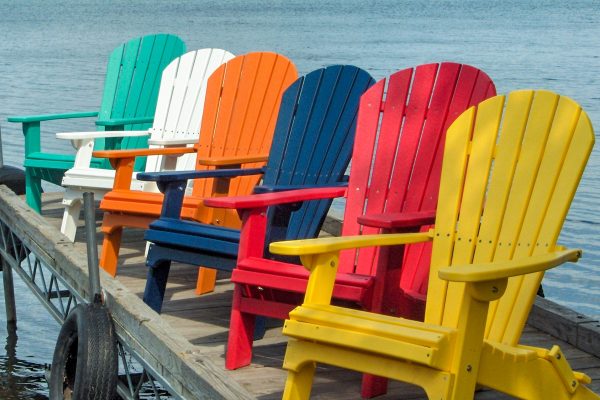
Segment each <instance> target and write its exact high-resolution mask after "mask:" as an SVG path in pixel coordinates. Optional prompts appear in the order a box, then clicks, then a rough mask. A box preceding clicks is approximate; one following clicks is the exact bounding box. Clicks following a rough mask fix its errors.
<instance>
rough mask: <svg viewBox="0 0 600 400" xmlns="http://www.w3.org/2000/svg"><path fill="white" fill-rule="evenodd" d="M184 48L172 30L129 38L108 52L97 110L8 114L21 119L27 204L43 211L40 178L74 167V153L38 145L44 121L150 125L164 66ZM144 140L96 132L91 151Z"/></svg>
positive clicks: (100, 164)
mask: <svg viewBox="0 0 600 400" xmlns="http://www.w3.org/2000/svg"><path fill="white" fill-rule="evenodd" d="M184 52H185V44H184V43H183V41H182V40H181V39H180V38H179V37H177V36H175V35H168V34H157V35H147V36H143V37H139V38H135V39H132V40H130V41H128V42H126V43H123V44H122V45H120V46H119V47H117V48H116V49H115V50H114V51H113V52H112V54H111V55H110V58H109V60H108V66H107V68H106V79H105V82H104V94H103V96H102V103H101V105H100V110H99V111H86V112H73V113H64V114H45V115H31V116H18V117H9V118H8V121H9V122H18V123H21V124H23V135H25V161H24V167H25V184H26V195H25V197H26V200H27V204H28V205H29V206H30V207H31V208H33V209H34V210H35V211H37V212H38V213H39V212H41V209H42V201H41V193H42V182H41V181H42V180H44V181H48V182H51V183H54V184H56V185H60V183H61V179H62V177H63V175H64V173H65V171H67V170H68V169H70V168H72V167H73V163H74V160H75V154H57V153H48V152H44V151H43V150H42V140H41V131H40V123H41V122H42V121H50V120H59V119H71V118H89V117H97V118H98V119H97V120H96V125H97V130H98V131H104V130H107V129H108V130H112V131H114V130H125V131H129V130H141V129H148V128H149V127H150V124H151V123H152V121H153V119H154V110H155V108H156V99H157V96H158V88H159V86H160V77H161V74H162V71H163V69H164V68H165V67H166V66H167V65H168V64H169V63H170V62H171V61H172V60H173V59H175V58H176V57H179V56H180V55H182V54H183V53H184ZM147 140H148V138H147V136H139V135H138V136H130V137H124V138H121V137H119V138H114V137H106V138H104V137H99V138H97V139H95V142H94V150H113V149H131V148H140V147H147ZM74 145H76V143H74ZM144 164H145V160H143V159H142V160H140V161H139V162H138V163H137V164H136V170H143V168H144ZM91 165H92V166H93V167H95V168H110V163H109V162H108V161H107V160H105V159H93V160H92V163H91Z"/></svg>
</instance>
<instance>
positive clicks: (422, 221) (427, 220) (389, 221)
mask: <svg viewBox="0 0 600 400" xmlns="http://www.w3.org/2000/svg"><path fill="white" fill-rule="evenodd" d="M357 220H358V223H359V224H361V225H365V226H369V227H373V228H385V229H394V228H413V227H420V226H423V225H433V223H434V222H435V211H418V212H408V213H390V214H385V213H383V214H365V215H363V216H361V217H358V218H357Z"/></svg>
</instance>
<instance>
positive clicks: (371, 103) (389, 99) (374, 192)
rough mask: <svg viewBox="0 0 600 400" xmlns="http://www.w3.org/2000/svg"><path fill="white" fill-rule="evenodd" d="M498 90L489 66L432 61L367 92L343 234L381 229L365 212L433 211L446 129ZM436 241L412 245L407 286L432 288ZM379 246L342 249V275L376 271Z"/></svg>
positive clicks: (404, 280)
mask: <svg viewBox="0 0 600 400" xmlns="http://www.w3.org/2000/svg"><path fill="white" fill-rule="evenodd" d="M493 94H495V88H494V84H493V83H492V81H491V79H490V78H489V77H488V76H487V75H486V74H485V73H483V72H482V71H480V70H478V69H476V68H473V67H471V66H468V65H461V64H456V63H441V64H426V65H421V66H419V67H416V68H411V69H406V70H402V71H399V72H397V73H395V74H393V75H391V76H390V78H389V80H387V88H386V80H382V81H380V82H379V83H378V84H377V85H376V86H374V87H373V88H372V89H371V90H370V91H369V92H368V93H366V94H365V95H364V96H363V99H362V101H361V109H360V112H359V117H358V118H359V119H358V126H359V130H358V131H357V141H356V143H357V145H356V148H355V150H354V155H353V161H352V170H351V173H350V182H349V190H348V198H347V201H346V211H345V215H344V226H343V230H342V234H343V235H356V234H374V233H379V232H380V230H379V229H378V228H370V227H362V226H360V225H359V224H358V223H357V222H356V218H357V217H359V216H361V215H363V214H378V213H397V212H412V211H433V210H435V207H436V204H437V191H438V186H439V179H440V170H441V154H442V149H443V144H444V138H445V131H446V129H447V127H448V126H449V125H450V124H451V123H452V122H453V121H454V119H455V118H456V117H457V116H458V115H459V114H460V112H462V111H464V110H465V109H467V108H468V107H470V106H472V105H474V104H477V103H479V102H480V101H482V100H484V99H486V98H487V97H489V96H490V95H493ZM429 252H430V246H429V245H412V246H407V247H406V249H405V252H404V255H403V260H398V263H399V264H402V265H403V271H402V276H401V280H400V282H399V283H398V284H399V285H400V287H401V288H402V289H403V290H415V291H416V292H419V293H425V292H426V287H427V270H428V268H427V266H428V265H429ZM378 257H379V251H378V250H376V249H374V248H366V249H361V250H360V251H346V252H343V253H342V256H341V261H340V268H341V270H342V271H343V272H356V273H360V274H365V275H374V274H375V270H374V268H376V265H377V263H378Z"/></svg>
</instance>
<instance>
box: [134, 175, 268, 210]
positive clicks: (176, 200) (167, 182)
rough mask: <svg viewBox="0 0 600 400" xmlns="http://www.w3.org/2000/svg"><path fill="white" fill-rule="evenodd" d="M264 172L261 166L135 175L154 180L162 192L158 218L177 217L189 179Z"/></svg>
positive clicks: (140, 178) (229, 176) (144, 179)
mask: <svg viewBox="0 0 600 400" xmlns="http://www.w3.org/2000/svg"><path fill="white" fill-rule="evenodd" d="M262 173H264V169H263V168H247V169H244V168H236V169H215V170H208V171H164V172H144V173H140V174H138V175H137V178H138V179H139V180H142V181H154V182H156V184H157V186H158V189H159V190H160V191H161V192H162V193H164V195H165V198H164V200H163V205H162V210H161V215H160V218H179V216H180V215H181V207H182V205H183V197H184V195H185V188H186V186H187V181H188V180H189V179H202V178H235V177H238V176H246V175H258V174H262Z"/></svg>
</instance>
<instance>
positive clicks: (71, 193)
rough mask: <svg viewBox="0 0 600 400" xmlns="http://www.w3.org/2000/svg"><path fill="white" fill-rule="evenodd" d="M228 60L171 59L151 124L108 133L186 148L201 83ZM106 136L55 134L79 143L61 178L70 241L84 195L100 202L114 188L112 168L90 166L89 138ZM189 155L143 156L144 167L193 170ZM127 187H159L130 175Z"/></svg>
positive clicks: (194, 136) (213, 55)
mask: <svg viewBox="0 0 600 400" xmlns="http://www.w3.org/2000/svg"><path fill="white" fill-rule="evenodd" d="M232 58H233V54H231V53H229V52H227V51H225V50H220V49H202V50H196V51H190V52H188V53H186V54H184V55H183V56H181V57H179V58H176V59H175V60H173V61H172V62H171V63H170V64H169V65H168V66H167V67H166V68H165V69H164V71H163V73H162V78H161V82H160V90H159V92H158V101H157V107H156V115H155V118H154V123H153V124H152V127H151V128H150V129H149V130H144V131H128V132H122V131H119V132H110V134H114V135H115V137H121V136H124V134H129V135H131V134H137V133H140V134H142V135H147V136H149V139H148V144H149V146H150V148H165V147H176V146H182V145H187V146H190V145H193V144H194V143H196V142H198V134H199V131H200V122H201V120H202V110H203V107H204V97H205V95H206V81H207V80H208V77H209V76H210V74H211V73H213V72H214V71H215V70H216V69H217V68H218V67H219V66H220V65H221V64H223V63H224V62H226V61H228V60H230V59H232ZM108 134H109V132H98V133H96V132H71V133H58V134H57V135H56V136H57V137H58V138H62V139H69V140H73V141H79V142H81V145H80V146H79V150H78V151H77V155H76V156H75V165H74V167H73V168H71V169H69V170H68V171H67V172H65V175H64V177H63V179H62V186H64V187H65V188H66V191H65V194H64V195H63V201H62V203H63V205H64V206H65V211H64V214H63V219H62V225H61V229H60V230H61V232H62V233H64V234H65V235H66V236H67V237H68V238H69V239H71V241H73V240H74V239H75V233H76V229H77V220H78V219H79V212H80V210H81V204H82V202H83V193H84V192H93V193H94V195H95V199H96V200H100V199H102V197H104V194H105V193H107V192H108V191H110V190H111V189H112V188H113V184H114V178H115V171H114V170H112V169H104V168H95V167H93V166H91V165H90V164H91V156H92V148H93V144H94V143H93V142H94V138H95V137H99V136H100V137H106V136H107V135H108ZM193 156H194V154H185V155H183V156H181V157H168V156H162V155H153V156H150V157H148V160H147V162H146V171H147V172H154V171H161V170H174V169H175V170H189V169H193V168H194V165H195V161H196V160H195V157H193ZM131 185H132V186H131V187H132V188H133V189H136V190H146V191H158V189H157V188H156V187H155V185H154V186H151V185H148V184H147V183H145V182H140V181H137V180H136V179H135V176H134V178H133V180H132V184H131ZM189 189H190V190H191V187H190V188H189ZM190 193H191V192H190Z"/></svg>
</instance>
